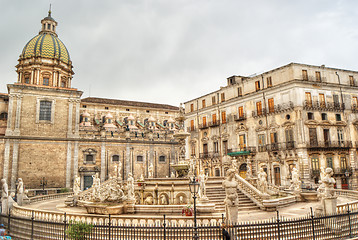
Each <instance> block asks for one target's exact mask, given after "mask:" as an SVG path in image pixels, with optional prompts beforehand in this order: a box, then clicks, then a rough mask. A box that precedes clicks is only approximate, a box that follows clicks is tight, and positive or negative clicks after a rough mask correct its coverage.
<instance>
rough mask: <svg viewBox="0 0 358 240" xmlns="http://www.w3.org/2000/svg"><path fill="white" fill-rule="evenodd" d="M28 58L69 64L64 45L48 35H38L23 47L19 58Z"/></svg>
mask: <svg viewBox="0 0 358 240" xmlns="http://www.w3.org/2000/svg"><path fill="white" fill-rule="evenodd" d="M29 57H44V58H57V59H59V60H61V61H63V62H65V63H70V54H69V53H68V51H67V48H66V46H65V44H63V42H62V41H61V40H60V39H59V38H58V37H56V36H55V35H53V34H50V33H40V34H39V35H37V36H35V37H34V38H32V39H31V40H30V41H29V42H28V43H27V44H26V45H25V47H24V50H22V53H21V55H20V58H22V59H23V58H29Z"/></svg>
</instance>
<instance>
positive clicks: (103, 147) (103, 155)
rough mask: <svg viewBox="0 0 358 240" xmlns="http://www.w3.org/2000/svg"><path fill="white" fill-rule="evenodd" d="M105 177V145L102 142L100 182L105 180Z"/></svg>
mask: <svg viewBox="0 0 358 240" xmlns="http://www.w3.org/2000/svg"><path fill="white" fill-rule="evenodd" d="M105 177H106V145H105V143H104V142H102V146H101V182H103V181H104V180H105Z"/></svg>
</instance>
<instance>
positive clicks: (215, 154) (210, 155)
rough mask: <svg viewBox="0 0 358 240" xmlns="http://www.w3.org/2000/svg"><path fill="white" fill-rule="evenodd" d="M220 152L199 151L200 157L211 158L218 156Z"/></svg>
mask: <svg viewBox="0 0 358 240" xmlns="http://www.w3.org/2000/svg"><path fill="white" fill-rule="evenodd" d="M220 156H221V154H220V153H219V152H203V153H199V158H200V159H212V158H218V157H220Z"/></svg>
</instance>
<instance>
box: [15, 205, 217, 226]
mask: <svg viewBox="0 0 358 240" xmlns="http://www.w3.org/2000/svg"><path fill="white" fill-rule="evenodd" d="M12 216H17V217H23V218H28V219H31V217H32V216H33V217H34V219H35V220H40V221H45V222H64V220H65V217H66V221H67V222H69V221H81V222H86V223H88V224H93V225H104V224H108V221H109V219H110V220H111V224H112V225H138V224H142V225H143V224H144V225H156V224H161V223H162V222H163V216H161V215H152V216H138V215H111V217H110V218H109V216H108V215H95V214H79V213H67V214H66V215H65V214H64V213H63V212H57V211H47V210H38V209H32V208H28V207H21V206H18V205H17V204H14V206H13V209H12ZM166 220H167V221H168V223H170V224H171V225H174V226H175V225H177V226H178V225H187V224H193V217H190V216H166ZM221 220H222V216H221V215H207V216H200V215H199V216H197V223H198V224H200V225H204V224H219V223H221Z"/></svg>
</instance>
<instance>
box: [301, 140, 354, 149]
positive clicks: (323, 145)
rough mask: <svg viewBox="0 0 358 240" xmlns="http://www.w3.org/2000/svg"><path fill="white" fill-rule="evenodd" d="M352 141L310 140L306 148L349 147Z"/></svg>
mask: <svg viewBox="0 0 358 240" xmlns="http://www.w3.org/2000/svg"><path fill="white" fill-rule="evenodd" d="M351 147H352V141H311V142H308V143H307V148H351Z"/></svg>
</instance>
